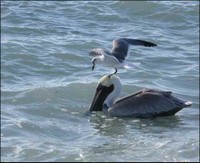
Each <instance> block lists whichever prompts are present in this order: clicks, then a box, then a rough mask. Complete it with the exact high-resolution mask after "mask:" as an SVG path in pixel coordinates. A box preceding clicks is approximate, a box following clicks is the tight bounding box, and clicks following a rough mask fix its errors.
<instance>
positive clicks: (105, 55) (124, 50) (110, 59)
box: [89, 38, 157, 72]
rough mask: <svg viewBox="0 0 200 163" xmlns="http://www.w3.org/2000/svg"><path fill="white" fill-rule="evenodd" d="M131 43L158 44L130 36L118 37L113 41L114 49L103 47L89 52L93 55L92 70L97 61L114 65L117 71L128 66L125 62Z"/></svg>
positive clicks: (149, 45) (146, 45) (142, 44)
mask: <svg viewBox="0 0 200 163" xmlns="http://www.w3.org/2000/svg"><path fill="white" fill-rule="evenodd" d="M129 45H141V46H145V47H154V46H157V45H156V44H154V43H152V42H148V41H143V40H138V39H130V38H118V39H114V40H113V42H112V46H113V47H112V50H111V51H110V52H109V51H108V50H105V49H102V48H95V49H92V50H91V51H90V52H89V55H90V56H92V57H93V58H92V64H93V66H92V70H94V68H95V65H96V63H103V64H104V65H105V66H108V67H112V68H114V69H115V72H117V69H118V68H128V67H129V66H128V65H127V64H126V63H125V62H124V61H125V58H126V57H127V55H128V50H129Z"/></svg>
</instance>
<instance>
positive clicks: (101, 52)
mask: <svg viewBox="0 0 200 163" xmlns="http://www.w3.org/2000/svg"><path fill="white" fill-rule="evenodd" d="M107 54H110V52H109V51H108V50H105V49H102V48H95V49H92V50H91V51H90V52H89V55H90V56H93V57H98V56H103V55H107Z"/></svg>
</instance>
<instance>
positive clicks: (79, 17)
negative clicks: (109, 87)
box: [1, 1, 199, 161]
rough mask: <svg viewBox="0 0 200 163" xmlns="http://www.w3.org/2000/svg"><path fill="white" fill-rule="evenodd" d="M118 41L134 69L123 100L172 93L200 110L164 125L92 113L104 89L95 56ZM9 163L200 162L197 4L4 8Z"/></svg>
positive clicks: (125, 78)
mask: <svg viewBox="0 0 200 163" xmlns="http://www.w3.org/2000/svg"><path fill="white" fill-rule="evenodd" d="M118 37H129V38H135V39H143V40H146V41H151V42H154V43H156V44H157V45H158V46H157V47H154V48H146V47H141V46H135V47H131V49H130V55H129V57H128V58H127V61H128V62H130V63H131V62H140V63H141V64H140V66H139V67H137V68H134V69H131V70H130V69H128V70H124V69H121V70H119V72H118V76H119V77H120V78H121V82H122V92H121V95H120V96H124V95H127V94H129V93H133V92H135V91H138V90H139V89H142V88H158V89H161V90H170V91H173V94H174V95H175V96H177V97H179V98H181V99H184V100H190V101H192V102H193V105H192V106H191V107H189V108H185V109H183V110H181V111H180V112H178V113H177V114H176V115H175V116H171V117H162V118H156V119H149V120H148V119H130V118H108V117H106V116H104V115H103V113H94V114H92V115H88V114H85V113H86V111H87V110H88V108H89V106H90V104H91V100H92V98H93V95H94V91H95V87H96V85H97V82H98V80H99V79H100V77H102V76H103V75H106V74H108V73H111V72H113V70H112V69H108V68H103V67H101V66H98V67H97V69H96V70H95V71H92V70H91V67H92V64H91V57H90V56H89V55H88V53H89V51H90V50H91V49H93V48H97V47H102V48H105V49H108V50H110V49H111V47H112V40H113V39H115V38H118ZM1 161H199V2H198V1H190V2H189V1H187V2H171V1H168V2H165V1H161V2H159V1H154V2H150V1H142V2H137V1H134V2H131V1H110V2H100V1H93V2H88V1H69V2H67V1H65V2H59V1H52V2H47V1H38V2H37V1H18V2H15V1H1Z"/></svg>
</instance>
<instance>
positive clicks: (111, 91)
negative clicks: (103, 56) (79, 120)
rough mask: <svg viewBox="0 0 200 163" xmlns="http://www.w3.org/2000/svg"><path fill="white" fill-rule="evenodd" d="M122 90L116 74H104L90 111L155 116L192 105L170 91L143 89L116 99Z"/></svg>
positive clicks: (112, 115) (113, 114)
mask: <svg viewBox="0 0 200 163" xmlns="http://www.w3.org/2000/svg"><path fill="white" fill-rule="evenodd" d="M120 92H121V83H120V79H119V77H118V76H116V75H115V74H111V75H106V76H103V77H102V78H101V79H100V81H99V83H98V85H97V88H96V93H95V95H94V98H93V101H92V104H91V106H90V108H89V111H90V112H91V111H103V112H104V113H105V114H106V115H108V116H111V117H135V118H154V117H157V116H170V115H174V114H175V113H177V112H178V111H180V110H181V109H183V108H185V107H189V106H191V105H192V102H191V101H187V102H186V101H183V100H180V99H178V98H176V97H174V96H172V92H170V91H160V90H155V89H143V90H140V91H138V92H136V93H134V94H130V95H128V96H126V97H123V98H121V99H118V100H117V101H115V99H116V98H117V96H118V95H119V94H120Z"/></svg>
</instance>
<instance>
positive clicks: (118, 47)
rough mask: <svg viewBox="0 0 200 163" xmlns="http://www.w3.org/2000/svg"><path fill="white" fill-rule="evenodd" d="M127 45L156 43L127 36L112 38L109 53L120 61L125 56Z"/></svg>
mask: <svg viewBox="0 0 200 163" xmlns="http://www.w3.org/2000/svg"><path fill="white" fill-rule="evenodd" d="M129 45H142V46H146V47H153V46H157V45H156V44H154V43H151V42H148V41H143V40H136V39H129V38H119V39H115V40H113V48H112V50H111V53H112V54H113V55H114V56H115V57H116V58H117V59H118V60H119V61H121V62H122V61H123V60H125V58H126V57H127V54H128V48H129Z"/></svg>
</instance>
